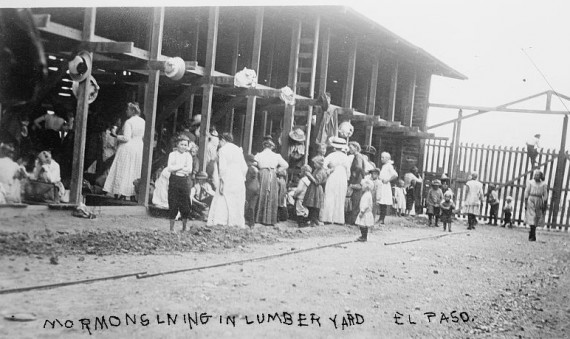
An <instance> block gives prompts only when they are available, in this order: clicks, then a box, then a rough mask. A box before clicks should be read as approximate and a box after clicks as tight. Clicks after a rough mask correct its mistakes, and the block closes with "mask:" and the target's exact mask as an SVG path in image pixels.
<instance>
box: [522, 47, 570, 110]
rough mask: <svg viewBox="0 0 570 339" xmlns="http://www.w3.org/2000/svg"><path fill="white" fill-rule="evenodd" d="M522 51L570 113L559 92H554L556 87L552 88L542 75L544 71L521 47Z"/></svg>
mask: <svg viewBox="0 0 570 339" xmlns="http://www.w3.org/2000/svg"><path fill="white" fill-rule="evenodd" d="M521 51H522V52H523V53H524V55H526V57H527V58H528V60H529V61H530V62H531V63H532V65H533V66H534V68H536V70H537V71H538V73H540V75H541V76H542V78H543V79H544V81H545V82H546V84H547V85H548V87H550V89H551V90H552V91H553V92H554V93H555V94H556V97H557V98H558V100H560V103H562V106H564V108H565V109H566V112H568V113H570V110H569V109H568V107H567V106H566V104H565V103H564V101H562V98H560V97H559V96H558V92H556V91H555V90H554V87H552V85H551V84H550V81H548V79H547V78H546V76H545V75H544V73H542V71H541V70H540V68H538V66H537V65H536V63H535V62H534V61H533V60H532V58H531V57H530V55H528V53H527V52H526V51H525V49H524V48H522V47H521Z"/></svg>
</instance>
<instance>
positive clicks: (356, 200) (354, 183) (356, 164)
mask: <svg viewBox="0 0 570 339" xmlns="http://www.w3.org/2000/svg"><path fill="white" fill-rule="evenodd" d="M360 151H361V148H360V144H359V143H358V142H356V141H351V142H349V143H348V152H349V153H350V154H353V155H354V159H353V160H352V165H351V166H350V178H348V187H350V188H351V189H352V195H351V196H350V200H351V203H352V211H350V214H349V216H348V220H347V223H348V224H349V225H354V223H355V221H356V218H357V217H358V214H359V213H360V209H359V206H360V197H361V196H362V187H361V186H360V182H361V181H362V179H364V176H365V175H366V173H365V172H364V166H365V165H364V162H365V160H364V156H363V155H362V154H361V153H360Z"/></svg>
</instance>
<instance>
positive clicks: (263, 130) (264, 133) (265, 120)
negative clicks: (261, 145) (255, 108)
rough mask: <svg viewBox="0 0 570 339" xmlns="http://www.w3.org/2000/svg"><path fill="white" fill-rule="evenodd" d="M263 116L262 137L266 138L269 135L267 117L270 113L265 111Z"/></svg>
mask: <svg viewBox="0 0 570 339" xmlns="http://www.w3.org/2000/svg"><path fill="white" fill-rule="evenodd" d="M262 114H263V120H262V123H261V126H262V127H261V135H262V136H265V135H266V134H267V115H268V114H269V112H267V111H263V112H262Z"/></svg>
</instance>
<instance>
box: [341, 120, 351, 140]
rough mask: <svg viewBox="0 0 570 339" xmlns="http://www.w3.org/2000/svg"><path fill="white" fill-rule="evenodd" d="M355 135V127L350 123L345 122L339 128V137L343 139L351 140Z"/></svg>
mask: <svg viewBox="0 0 570 339" xmlns="http://www.w3.org/2000/svg"><path fill="white" fill-rule="evenodd" d="M352 133H354V126H352V124H351V123H350V121H343V122H341V123H340V125H339V126H338V135H339V136H340V137H342V138H350V137H351V136H352Z"/></svg>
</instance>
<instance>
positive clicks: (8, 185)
mask: <svg viewBox="0 0 570 339" xmlns="http://www.w3.org/2000/svg"><path fill="white" fill-rule="evenodd" d="M13 154H14V147H12V146H11V145H8V144H4V143H2V144H0V204H14V203H20V202H22V197H21V190H20V187H21V185H20V179H22V178H25V177H27V174H26V170H25V169H24V168H23V166H21V165H18V163H16V162H14V160H12V158H11V157H12V156H13Z"/></svg>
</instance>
